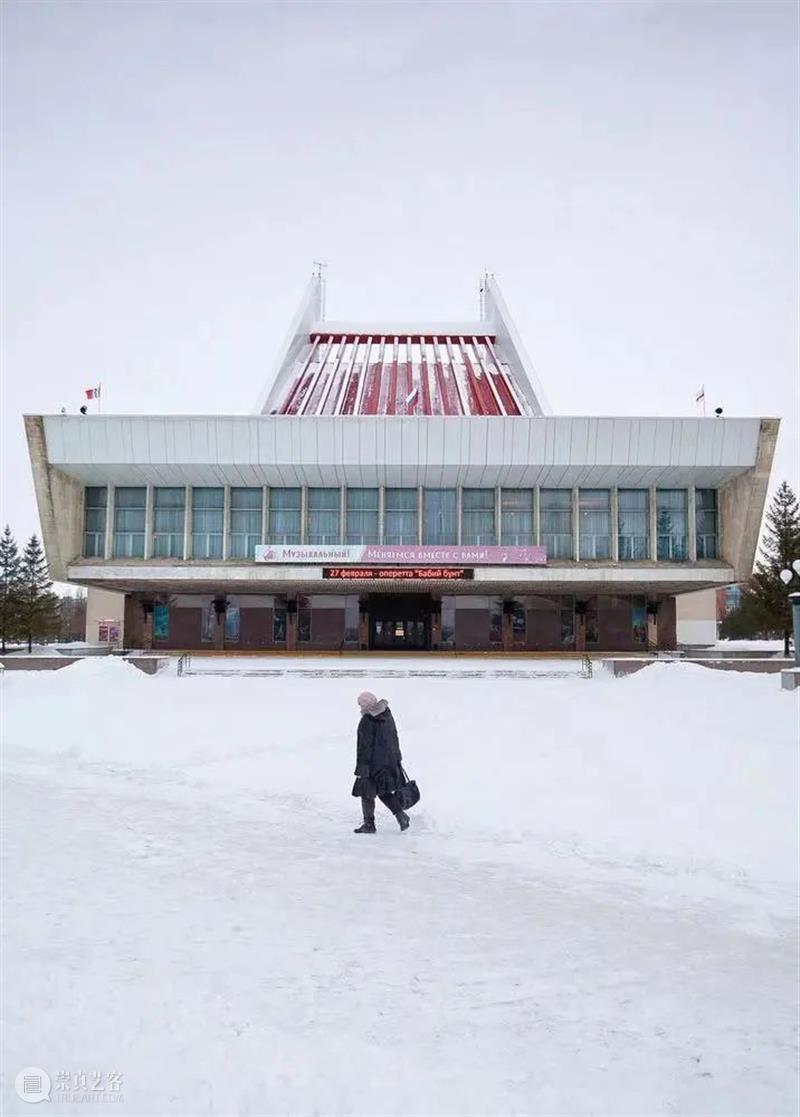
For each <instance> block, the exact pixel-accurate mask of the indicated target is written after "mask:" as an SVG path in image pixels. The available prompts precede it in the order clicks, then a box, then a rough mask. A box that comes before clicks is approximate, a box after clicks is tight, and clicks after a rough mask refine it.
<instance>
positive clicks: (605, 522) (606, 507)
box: [578, 489, 611, 560]
mask: <svg viewBox="0 0 800 1117" xmlns="http://www.w3.org/2000/svg"><path fill="white" fill-rule="evenodd" d="M578 523H579V530H578V537H579V539H580V557H581V558H582V559H590V560H591V559H607V558H610V557H611V492H610V490H609V489H581V490H580V491H579V493H578Z"/></svg>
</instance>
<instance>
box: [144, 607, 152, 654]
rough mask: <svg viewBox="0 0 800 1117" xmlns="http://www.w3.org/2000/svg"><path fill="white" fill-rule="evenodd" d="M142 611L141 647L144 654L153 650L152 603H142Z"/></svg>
mask: <svg viewBox="0 0 800 1117" xmlns="http://www.w3.org/2000/svg"><path fill="white" fill-rule="evenodd" d="M142 609H143V610H144V625H143V638H142V647H143V648H144V650H145V651H146V652H150V651H152V650H153V602H152V601H143V602H142Z"/></svg>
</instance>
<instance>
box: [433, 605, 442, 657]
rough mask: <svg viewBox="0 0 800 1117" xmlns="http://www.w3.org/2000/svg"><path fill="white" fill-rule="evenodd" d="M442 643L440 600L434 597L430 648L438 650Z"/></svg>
mask: <svg viewBox="0 0 800 1117" xmlns="http://www.w3.org/2000/svg"><path fill="white" fill-rule="evenodd" d="M441 642H442V599H441V597H436V598H435V600H434V602H433V609H432V611H431V648H432V649H433V650H434V651H438V650H439V646H440V644H441Z"/></svg>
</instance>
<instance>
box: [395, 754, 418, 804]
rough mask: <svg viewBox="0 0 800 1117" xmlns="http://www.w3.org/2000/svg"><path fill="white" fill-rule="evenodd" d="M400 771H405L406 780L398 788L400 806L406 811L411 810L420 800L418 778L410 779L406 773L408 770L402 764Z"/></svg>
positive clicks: (404, 777)
mask: <svg viewBox="0 0 800 1117" xmlns="http://www.w3.org/2000/svg"><path fill="white" fill-rule="evenodd" d="M400 771H401V772H402V773H403V779H404V780H405V781H406V782H405V783H404V784H403V786H402V787H400V788H398V789H397V791H396V792H395V794H396V795H397V798H398V799H399V800H400V806H401V807H402V808H403V810H404V811H407V810H409V809H410V808H411V807H414V806H416V804H417V803H418V802H419V788H418V787H417V781H416V780H410V779H409V778H408V776H407V775H406V770H405V768H403V766H402V765H401V766H400Z"/></svg>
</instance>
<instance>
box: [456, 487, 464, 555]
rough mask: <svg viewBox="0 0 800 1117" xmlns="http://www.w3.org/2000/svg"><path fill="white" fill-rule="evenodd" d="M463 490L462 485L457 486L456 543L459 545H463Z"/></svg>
mask: <svg viewBox="0 0 800 1117" xmlns="http://www.w3.org/2000/svg"><path fill="white" fill-rule="evenodd" d="M463 491H464V490H463V487H462V486H461V485H457V486H456V543H457V544H458V546H459V547H460V546H461V505H462V499H461V498H462V493H463Z"/></svg>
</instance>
